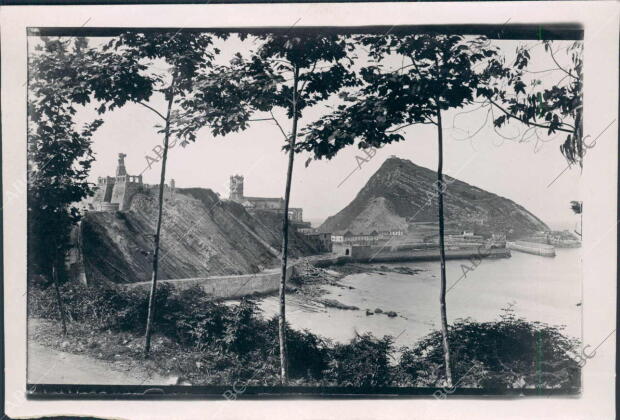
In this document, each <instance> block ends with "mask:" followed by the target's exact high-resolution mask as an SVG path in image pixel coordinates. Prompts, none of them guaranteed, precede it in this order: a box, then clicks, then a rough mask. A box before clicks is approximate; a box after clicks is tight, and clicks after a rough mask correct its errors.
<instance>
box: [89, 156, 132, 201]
mask: <svg viewBox="0 0 620 420" xmlns="http://www.w3.org/2000/svg"><path fill="white" fill-rule="evenodd" d="M126 157H127V155H126V154H124V153H119V154H118V165H117V167H116V176H106V177H99V178H98V179H97V187H96V191H95V196H94V197H93V200H92V203H91V206H92V210H95V211H117V210H119V211H124V210H127V209H128V208H129V204H130V203H131V198H132V197H133V195H134V194H135V193H136V192H137V191H138V190H140V189H141V188H142V186H143V184H142V175H128V174H127V168H125V158H126Z"/></svg>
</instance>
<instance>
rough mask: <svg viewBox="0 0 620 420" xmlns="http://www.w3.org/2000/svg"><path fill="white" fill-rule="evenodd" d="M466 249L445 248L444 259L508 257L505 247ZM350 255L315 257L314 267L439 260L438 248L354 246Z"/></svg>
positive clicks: (508, 251)
mask: <svg viewBox="0 0 620 420" xmlns="http://www.w3.org/2000/svg"><path fill="white" fill-rule="evenodd" d="M479 248H480V249H478V248H477V247H472V248H468V249H446V259H447V260H456V259H470V258H509V257H510V250H508V249H506V248H488V249H487V248H485V247H484V246H480V247H479ZM352 251H353V252H352V255H340V256H331V257H326V258H321V259H316V260H314V261H313V264H314V265H315V266H316V267H329V266H330V265H340V264H346V263H386V262H422V261H439V249H437V248H435V249H418V250H410V249H406V250H398V249H397V250H393V249H391V248H389V247H385V248H384V249H380V248H378V247H355V248H354V249H353V250H352Z"/></svg>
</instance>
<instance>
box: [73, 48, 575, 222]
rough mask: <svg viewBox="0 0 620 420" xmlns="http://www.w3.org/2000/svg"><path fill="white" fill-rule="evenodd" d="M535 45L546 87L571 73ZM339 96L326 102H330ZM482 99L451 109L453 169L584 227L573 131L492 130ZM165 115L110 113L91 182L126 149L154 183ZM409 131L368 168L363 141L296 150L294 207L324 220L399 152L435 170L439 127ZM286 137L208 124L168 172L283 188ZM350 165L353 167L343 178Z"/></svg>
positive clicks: (308, 116) (184, 179) (133, 109)
mask: <svg viewBox="0 0 620 420" xmlns="http://www.w3.org/2000/svg"><path fill="white" fill-rule="evenodd" d="M98 42H101V40H94V42H93V43H94V44H96V43H98ZM493 43H494V45H497V46H498V47H499V48H500V49H501V50H502V52H505V54H506V56H507V57H514V51H515V47H516V46H517V45H519V44H521V45H523V44H524V43H525V44H526V45H528V46H532V45H538V44H539V43H538V42H537V41H535V40H533V41H494V42H493ZM554 45H555V46H556V47H555V48H558V49H559V50H558V52H557V53H556V58H558V61H560V63H561V64H564V63H563V62H562V60H565V59H566V57H565V51H564V48H566V46H568V45H569V43H568V42H565V41H559V42H556V43H554ZM219 46H220V48H221V49H222V51H223V53H222V57H221V60H223V61H226V60H227V59H228V57H229V56H230V55H232V53H234V52H235V51H237V50H242V51H247V50H248V49H249V48H252V47H253V44H252V42H251V41H245V42H241V41H239V40H238V39H234V38H230V39H229V40H227V41H220V45H219ZM530 53H531V55H532V61H531V62H532V64H531V68H532V69H534V70H537V71H542V73H537V74H536V76H538V77H539V78H541V80H542V81H543V86H552V85H553V84H556V83H557V82H558V80H560V79H561V78H562V76H563V74H561V73H559V72H556V71H546V70H548V69H550V68H553V67H554V66H553V62H552V61H551V58H550V57H549V56H548V55H547V54H546V53H545V52H544V49H543V48H542V46H536V47H534V48H533V49H532V50H531V51H530ZM563 53H564V54H563ZM564 62H565V61H564ZM399 64H400V63H394V65H399ZM333 103H334V102H333V101H326V104H333ZM149 105H151V106H153V107H154V108H156V109H159V110H160V111H161V112H162V113H163V111H164V109H165V103H164V100H163V98H161V97H157V98H156V97H154V98H153V99H152V100H151V101H150V102H149ZM478 107H479V105H477V104H475V105H471V106H468V107H466V108H463V109H459V110H454V111H448V112H445V114H444V116H443V121H444V125H445V127H444V173H445V174H447V175H450V176H452V177H455V178H458V179H460V180H462V181H464V182H467V183H470V184H472V185H475V186H477V187H479V188H482V189H484V190H487V191H490V192H493V193H495V194H498V195H501V196H504V197H506V198H509V199H511V200H514V201H515V202H516V203H518V204H520V205H522V206H524V207H525V208H526V209H528V210H529V211H531V212H532V213H534V214H535V215H536V216H538V217H539V218H541V219H542V220H543V221H544V222H545V223H547V224H548V225H549V226H550V227H552V228H554V229H565V228H569V229H573V228H575V224H576V222H577V218H576V217H575V215H574V214H573V213H572V211H571V210H570V208H569V202H570V201H571V200H579V178H580V170H579V168H578V167H571V168H569V169H568V170H566V171H565V172H564V173H563V174H562V175H561V176H560V177H559V178H558V179H557V180H556V181H555V182H553V183H552V181H553V180H554V179H555V178H556V177H557V176H558V175H559V174H560V173H562V172H563V171H564V170H565V169H566V168H567V166H568V164H567V162H566V160H565V159H564V157H563V156H562V155H561V153H560V150H559V146H560V144H561V143H562V142H563V140H564V136H563V135H557V136H551V137H542V141H535V140H534V139H531V140H529V141H524V142H519V141H518V140H510V139H509V138H517V139H518V138H519V137H520V136H521V134H523V132H524V131H525V130H526V127H524V126H523V125H521V124H516V123H511V124H510V125H509V126H506V127H504V128H502V129H501V130H499V134H498V133H497V132H495V131H494V130H493V127H492V124H491V116H490V115H489V116H487V110H486V109H477V108H478ZM326 111H327V109H326V107H325V106H319V107H317V108H315V109H312V110H311V111H310V112H306V113H305V114H304V118H303V119H302V121H301V122H300V124H301V126H303V125H304V124H305V123H309V122H311V121H313V120H315V119H318V118H320V117H321V115H323V114H324V113H325V112H326ZM495 115H496V116H497V115H498V114H497V113H496V114H495ZM96 117H98V116H97V115H96V114H95V113H94V112H93V111H92V110H89V109H88V110H81V111H80V113H79V120H83V121H89V120H92V119H93V118H96ZM258 117H260V115H257V116H256V118H258ZM276 117H277V118H278V119H279V121H280V122H281V123H282V124H283V125H284V128H285V129H287V128H289V127H290V122H289V121H287V120H286V118H285V117H284V115H283V114H282V113H276ZM158 118H159V117H157V116H156V115H155V114H154V113H153V112H151V111H149V110H148V109H147V108H145V107H142V106H140V105H137V104H128V105H126V106H124V107H123V108H121V109H119V110H115V111H112V112H108V113H106V114H104V115H103V120H104V124H103V125H102V126H101V127H100V128H99V129H98V130H97V132H96V133H95V135H94V136H93V150H94V152H95V156H96V159H97V160H96V162H94V164H93V167H92V171H91V180H92V182H96V179H97V177H98V176H107V175H114V172H115V168H116V163H117V156H118V154H119V153H125V154H126V155H127V157H126V158H125V165H126V167H127V171H128V173H129V174H131V175H138V174H140V173H142V175H143V179H144V182H145V183H149V184H156V183H158V182H159V177H160V170H161V164H159V163H157V164H151V167H150V168H149V165H148V161H147V156H150V157H151V158H155V157H156V156H155V153H154V152H153V149H154V148H156V147H157V145H159V144H161V143H162V141H163V140H162V135H161V134H157V129H155V128H154V126H155V125H156V124H160V121H159V120H158ZM485 121H486V122H485ZM401 133H402V134H403V135H404V136H405V139H406V140H405V141H402V142H399V143H395V144H391V145H388V146H385V147H383V148H381V149H378V150H377V153H376V155H374V157H372V159H370V160H369V161H368V162H366V163H363V164H362V165H361V167H360V166H358V163H357V160H356V156H361V157H364V158H365V159H367V157H366V156H365V155H364V154H363V152H362V151H361V150H359V149H357V147H350V148H347V149H343V150H342V151H340V153H339V154H338V155H337V156H336V157H334V158H333V159H332V160H329V161H326V160H321V161H312V162H311V163H310V165H309V166H308V167H305V165H304V164H305V161H306V160H307V159H308V158H309V157H310V155H309V154H305V153H302V154H299V155H297V156H296V162H295V167H294V173H293V181H292V189H291V206H293V207H302V208H303V211H304V219H305V220H309V221H311V222H313V225H315V226H316V225H317V224H318V223H320V222H321V221H322V220H324V219H325V218H326V217H328V216H331V215H333V214H335V213H337V212H338V211H340V210H341V209H342V208H344V207H345V206H346V205H347V204H349V203H350V202H351V201H352V200H353V198H354V197H355V196H356V194H357V193H358V192H359V190H360V189H361V188H363V186H364V185H365V184H366V182H367V181H368V179H369V178H370V177H371V176H372V174H373V173H374V172H375V171H376V170H377V169H378V168H379V167H380V166H381V165H382V164H383V162H384V161H385V160H386V159H388V158H389V157H390V156H392V155H395V156H397V157H399V158H403V159H408V160H410V161H412V162H413V163H415V164H417V165H420V166H424V167H426V168H431V169H436V166H437V129H436V127H435V126H430V125H424V126H412V127H409V128H407V129H405V130H403V131H402V132H401ZM502 136H503V137H502ZM507 138H508V139H507ZM282 145H283V136H282V134H281V132H280V131H279V129H278V127H277V126H276V125H275V124H274V123H273V122H272V121H259V122H253V123H252V124H251V126H250V128H249V129H247V130H246V131H244V132H241V133H233V134H230V135H227V136H226V137H217V138H214V137H213V136H212V135H211V134H210V133H209V132H208V131H207V130H203V131H200V132H199V133H198V140H197V141H196V142H195V143H192V144H189V145H188V146H186V147H181V146H180V145H176V146H175V147H174V148H172V149H171V150H170V153H169V159H168V165H167V169H166V179H167V180H169V179H171V178H172V179H174V180H175V183H176V186H177V187H181V188H184V187H203V188H210V189H212V190H214V191H216V192H218V193H220V194H221V195H222V196H223V197H228V191H229V177H230V176H231V175H233V174H240V175H244V177H245V185H244V189H245V194H246V195H248V196H264V197H282V196H283V195H284V186H285V181H286V166H287V156H286V155H285V154H284V152H283V151H282V150H281V147H282ZM352 172H353V173H352ZM351 173H352V174H351ZM349 174H351V176H350V177H349V178H347V180H346V181H345V182H342V181H343V180H344V179H345V178H346V177H347V175H349ZM550 183H552V184H551V185H549V184H550Z"/></svg>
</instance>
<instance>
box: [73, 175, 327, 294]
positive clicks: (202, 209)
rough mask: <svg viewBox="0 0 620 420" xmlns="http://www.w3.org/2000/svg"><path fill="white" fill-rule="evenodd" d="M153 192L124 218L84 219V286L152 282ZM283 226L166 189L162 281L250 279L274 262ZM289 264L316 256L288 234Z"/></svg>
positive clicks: (99, 215) (204, 195)
mask: <svg viewBox="0 0 620 420" xmlns="http://www.w3.org/2000/svg"><path fill="white" fill-rule="evenodd" d="M156 222H157V192H156V188H155V187H152V188H150V189H146V190H145V191H143V192H140V193H137V194H136V195H134V197H133V199H132V201H131V205H130V208H129V210H128V211H123V212H92V211H91V212H88V213H87V214H86V215H85V216H84V218H83V220H82V222H81V226H80V235H79V237H80V239H79V245H77V246H79V247H80V252H81V255H82V260H83V266H84V271H85V273H86V277H87V279H88V281H90V282H92V281H95V282H96V281H104V282H105V281H111V282H114V283H131V282H138V281H147V280H150V276H151V265H152V251H153V238H154V233H155V227H156ZM280 224H281V219H280V217H278V216H277V215H276V214H269V215H264V214H263V215H261V214H256V215H252V214H250V213H248V212H247V211H246V210H245V208H244V207H243V206H242V205H240V204H237V203H235V202H231V201H223V200H220V199H219V198H218V196H217V195H216V194H215V193H214V192H213V191H211V190H209V189H202V188H189V189H177V190H176V191H175V192H174V195H172V193H171V192H170V191H169V190H166V193H165V200H164V217H163V222H162V233H161V251H160V259H159V278H160V279H177V278H193V277H204V276H212V275H227V274H246V273H255V272H258V271H260V270H261V269H262V268H268V267H275V266H276V265H277V264H278V262H279V250H280V246H281V245H280V244H281V225H280ZM290 235H291V237H290V241H291V242H290V243H291V249H290V251H289V254H290V255H291V256H292V257H296V256H301V255H308V254H313V253H316V250H315V249H314V248H313V246H312V245H311V244H310V243H308V242H307V241H306V240H305V239H304V236H303V235H301V234H298V233H296V232H294V231H291V232H290Z"/></svg>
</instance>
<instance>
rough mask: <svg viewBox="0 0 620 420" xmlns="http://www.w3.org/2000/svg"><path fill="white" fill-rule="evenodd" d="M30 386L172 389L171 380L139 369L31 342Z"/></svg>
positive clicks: (29, 359) (29, 358) (29, 362)
mask: <svg viewBox="0 0 620 420" xmlns="http://www.w3.org/2000/svg"><path fill="white" fill-rule="evenodd" d="M28 383H31V384H76V385H93V384H96V385H170V379H168V378H165V377H162V376H159V375H157V374H154V373H148V372H146V370H144V369H140V368H128V367H127V366H122V365H121V364H120V363H114V362H105V361H103V360H97V359H93V358H91V357H88V356H84V355H80V354H71V353H66V352H63V351H58V350H55V349H52V348H50V347H46V346H43V345H41V344H38V343H35V342H33V341H32V340H29V343H28Z"/></svg>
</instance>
